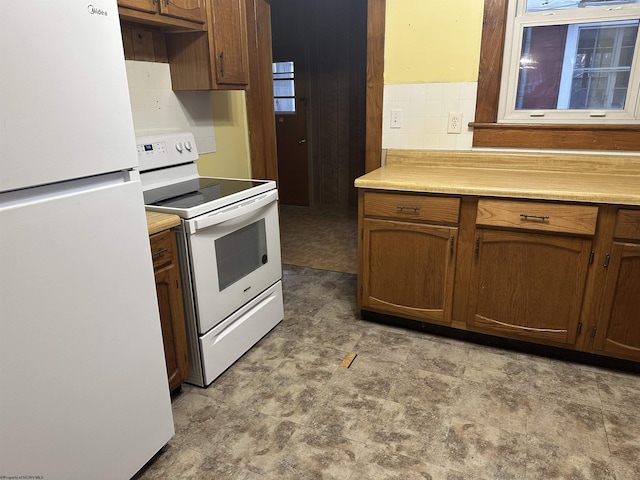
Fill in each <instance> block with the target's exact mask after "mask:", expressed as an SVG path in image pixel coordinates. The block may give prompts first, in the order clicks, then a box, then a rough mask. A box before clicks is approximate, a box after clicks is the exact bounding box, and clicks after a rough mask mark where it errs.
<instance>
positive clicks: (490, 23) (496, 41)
mask: <svg viewBox="0 0 640 480" xmlns="http://www.w3.org/2000/svg"><path fill="white" fill-rule="evenodd" d="M508 6H509V2H508V0H485V2H484V16H483V19H482V41H481V43H480V70H479V71H478V99H477V101H476V122H480V123H490V122H496V121H497V120H498V100H499V97H500V80H501V77H502V54H503V52H504V35H505V31H506V25H507V7H508ZM473 137H474V141H475V131H474V135H473ZM474 146H475V145H474Z"/></svg>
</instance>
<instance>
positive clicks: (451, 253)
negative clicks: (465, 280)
mask: <svg viewBox="0 0 640 480" xmlns="http://www.w3.org/2000/svg"><path fill="white" fill-rule="evenodd" d="M455 241H456V237H455V236H454V235H451V238H450V239H449V258H453V244H454V242H455Z"/></svg>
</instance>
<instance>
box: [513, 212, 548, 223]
mask: <svg viewBox="0 0 640 480" xmlns="http://www.w3.org/2000/svg"><path fill="white" fill-rule="evenodd" d="M520 217H522V218H524V219H525V220H529V219H530V218H533V219H535V220H542V221H543V222H544V221H546V220H549V215H531V214H530V213H521V214H520Z"/></svg>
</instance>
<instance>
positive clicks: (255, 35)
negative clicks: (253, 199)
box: [245, 0, 278, 181]
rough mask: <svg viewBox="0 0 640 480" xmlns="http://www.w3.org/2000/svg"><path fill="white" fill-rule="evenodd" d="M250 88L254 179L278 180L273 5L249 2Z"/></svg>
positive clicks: (248, 102) (261, 0) (259, 0)
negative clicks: (273, 69)
mask: <svg viewBox="0 0 640 480" xmlns="http://www.w3.org/2000/svg"><path fill="white" fill-rule="evenodd" d="M247 26H248V27H249V28H248V40H249V41H248V45H249V86H248V87H247V89H246V92H245V95H246V105H247V129H248V130H249V152H250V156H251V176H252V178H263V179H270V180H276V181H277V180H278V157H277V150H276V124H275V113H274V111H273V79H272V74H271V68H272V67H271V63H272V51H271V4H270V2H269V1H268V0H247Z"/></svg>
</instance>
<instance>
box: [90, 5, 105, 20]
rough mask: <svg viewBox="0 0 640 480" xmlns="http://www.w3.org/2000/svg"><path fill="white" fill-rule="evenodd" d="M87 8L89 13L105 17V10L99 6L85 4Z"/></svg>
mask: <svg viewBox="0 0 640 480" xmlns="http://www.w3.org/2000/svg"><path fill="white" fill-rule="evenodd" d="M87 10H89V13H90V14H91V15H104V16H105V17H106V16H107V12H105V11H104V10H102V9H100V8H97V7H94V6H93V5H89V6H87Z"/></svg>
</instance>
